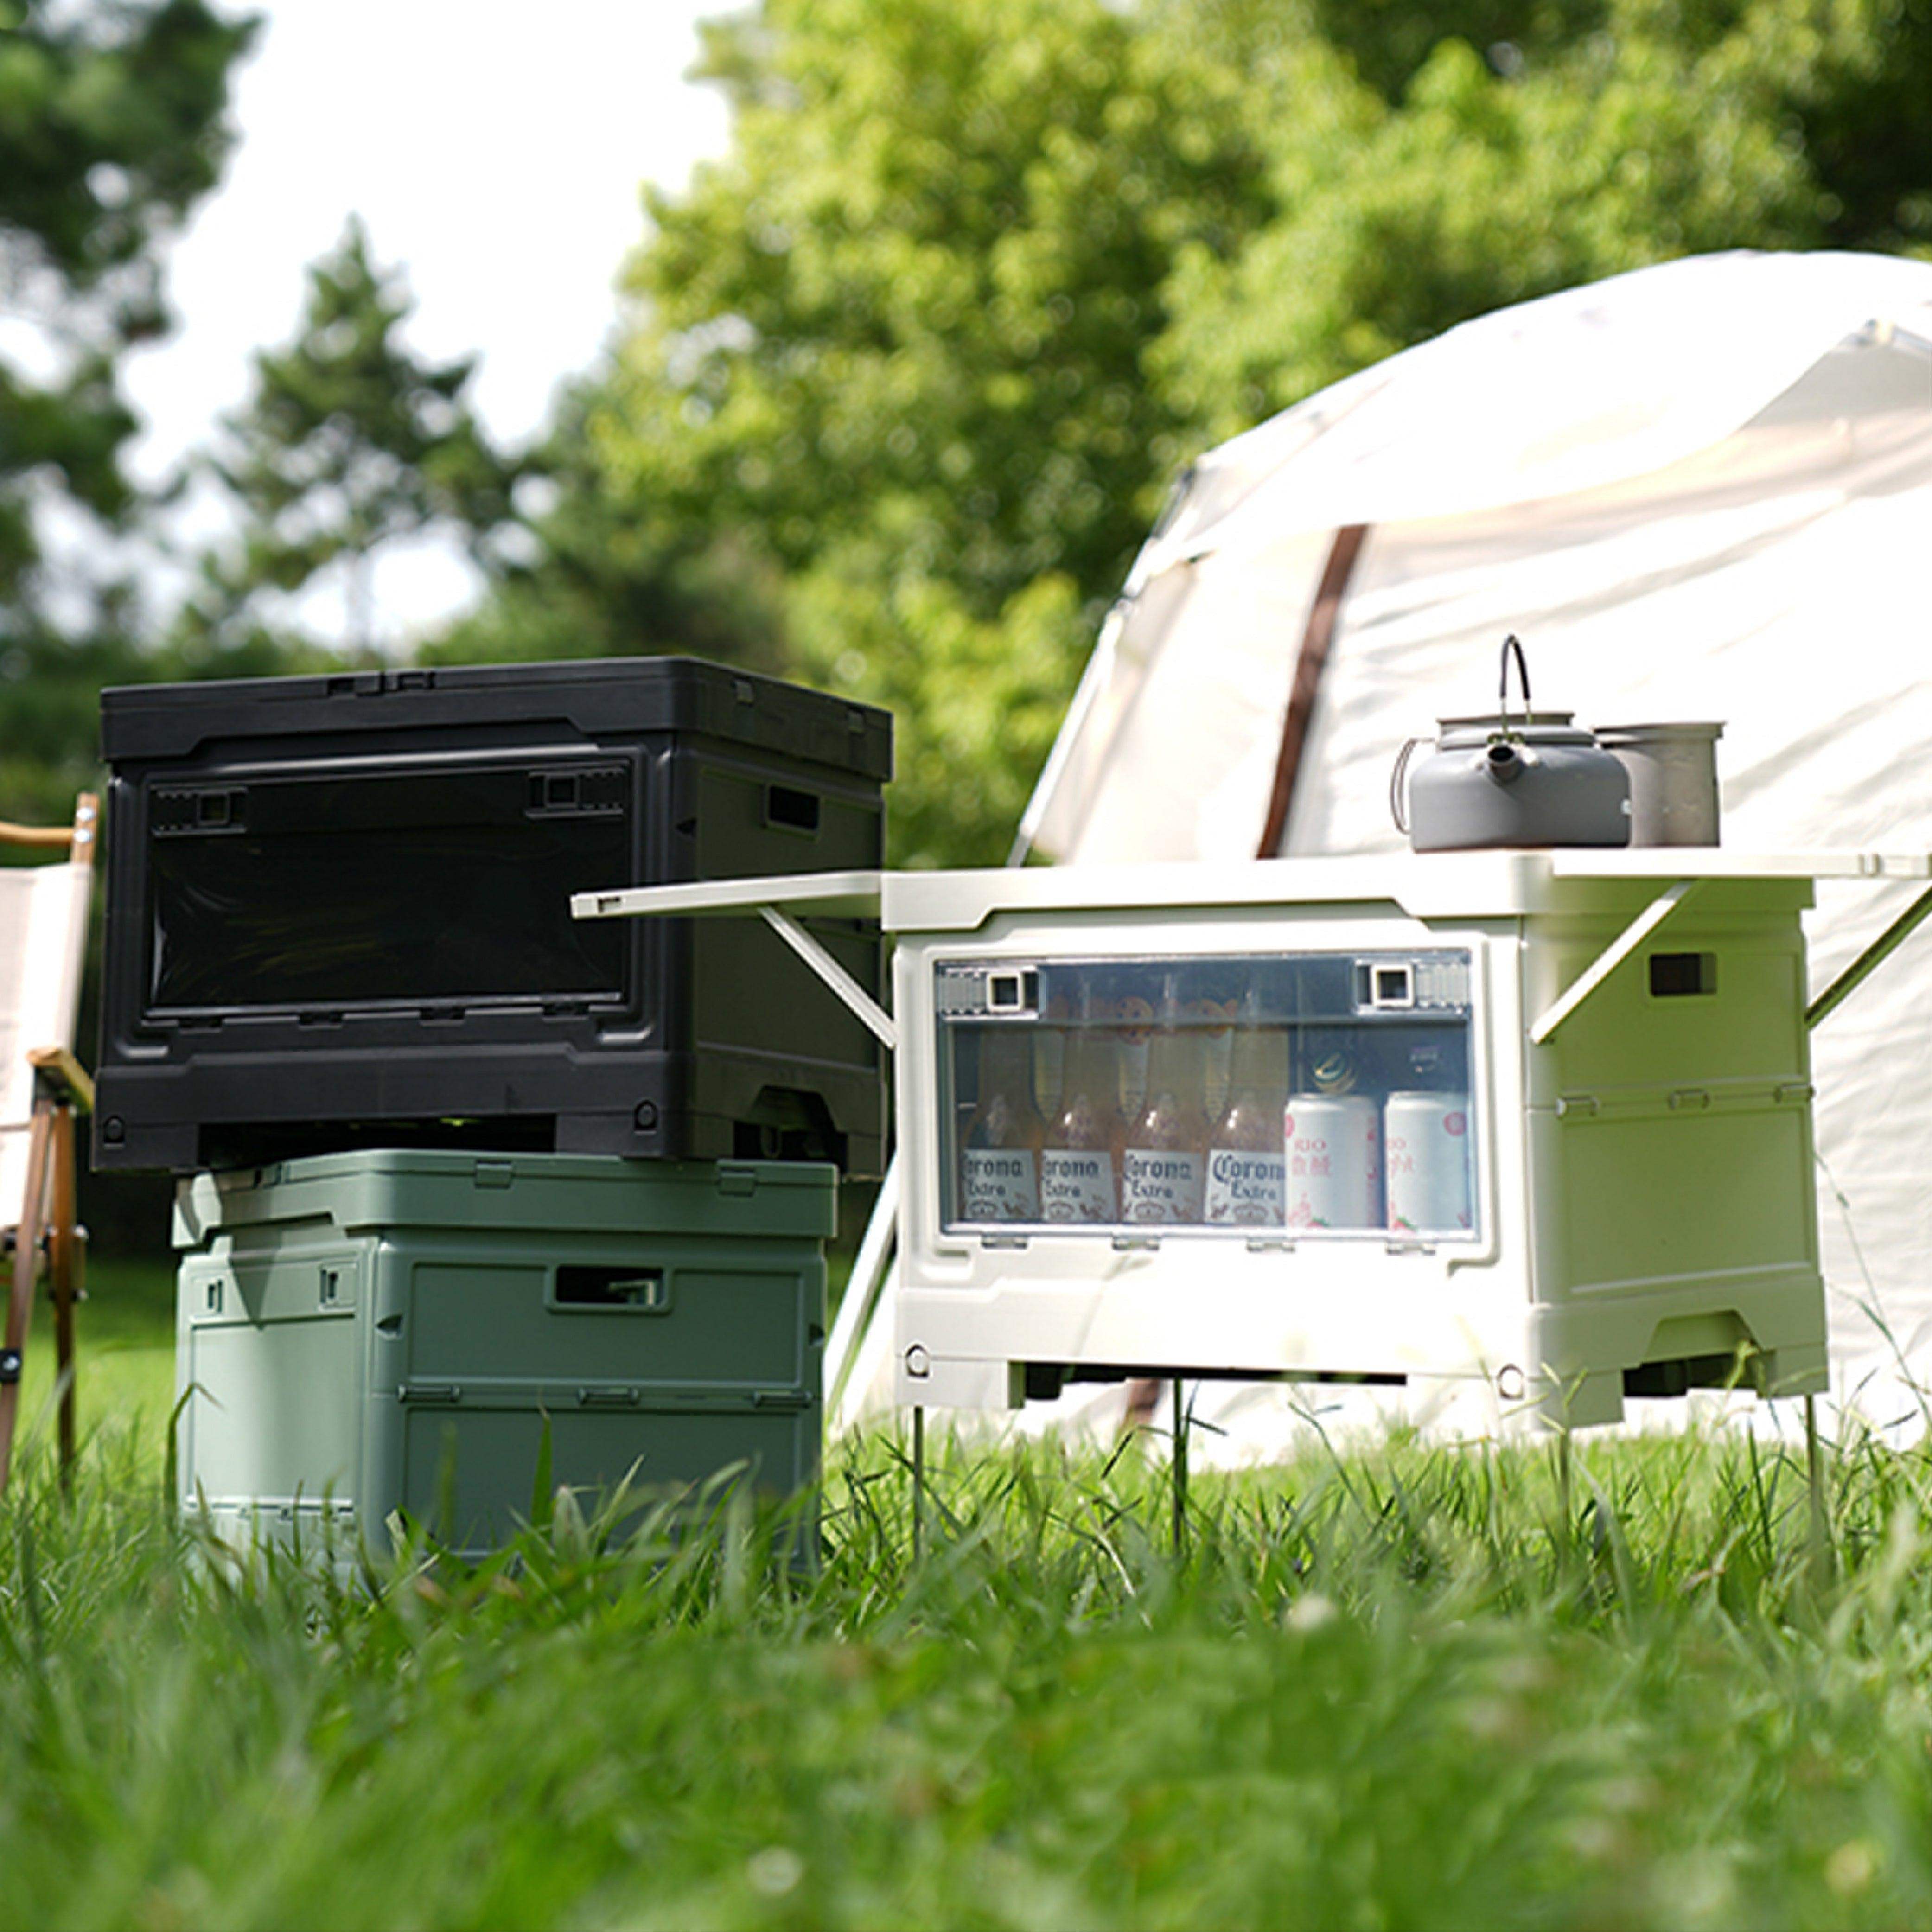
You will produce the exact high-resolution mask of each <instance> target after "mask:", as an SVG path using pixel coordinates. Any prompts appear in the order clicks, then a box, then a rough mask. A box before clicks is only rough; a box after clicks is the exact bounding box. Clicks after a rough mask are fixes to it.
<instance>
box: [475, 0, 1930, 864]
mask: <svg viewBox="0 0 1932 1932" xmlns="http://www.w3.org/2000/svg"><path fill="white" fill-rule="evenodd" d="M1926 16H1927V0H1550V4H1549V5H1547V6H1544V7H1539V8H1538V9H1535V10H1532V11H1531V12H1529V13H1525V12H1524V11H1523V10H1521V9H1520V8H1513V7H1508V6H1505V5H1502V0H1483V4H1476V5H1469V4H1464V5H1460V6H1452V7H1449V8H1448V9H1446V10H1445V9H1438V8H1430V7H1425V6H1423V5H1420V4H1418V0H1311V5H1310V8H1309V9H1308V10H1306V11H1302V10H1292V9H1287V8H1283V7H1280V5H1276V4H1272V0H1142V5H1139V6H1138V7H1121V6H1118V5H1106V4H1103V0H811V3H810V4H808V3H807V0H765V4H763V5H762V6H760V7H757V8H756V9H755V10H754V11H752V12H751V13H748V14H747V15H745V16H742V17H738V18H736V19H733V20H728V21H726V22H724V23H721V24H719V25H718V26H713V27H712V28H708V29H707V30H706V62H705V65H704V68H703V71H704V72H705V73H706V74H708V75H709V77H711V78H712V80H715V81H716V82H717V83H719V84H720V85H721V86H723V87H724V89H726V90H727V92H728V94H729V95H730V98H731V100H732V102H733V107H734V109H735V112H736V140H735V143H734V146H733V151H732V153H731V154H730V156H729V157H727V158H726V159H724V160H721V161H720V162H718V163H715V164H713V165H711V166H706V167H705V168H703V169H700V170H699V172H698V173H697V176H696V177H695V178H694V181H693V182H692V184H691V187H690V188H689V189H688V190H687V191H686V192H685V193H682V194H679V195H676V196H667V195H661V194H658V195H653V196H651V197H650V198H649V217H650V222H651V233H650V234H649V237H648V239H646V242H645V243H644V244H643V246H642V248H640V251H639V252H638V254H637V256H636V257H635V258H634V262H633V264H632V267H631V274H630V278H629V287H630V290H631V295H632V296H633V297H634V300H635V302H636V304H637V312H636V315H635V317H634V320H633V322H632V323H631V326H630V327H629V329H628V332H627V333H626V335H625V338H624V339H623V341H622V344H621V347H620V349H619V353H618V354H617V356H616V360H615V362H614V365H613V368H611V370H610V372H609V373H608V374H607V375H606V376H605V377H604V379H603V380H601V382H600V383H596V384H594V385H592V386H589V387H588V388H586V389H584V390H583V391H582V392H580V395H579V396H578V398H577V401H576V403H575V404H574V410H575V416H574V426H573V434H574V443H573V450H572V455H571V461H570V463H569V464H568V466H567V467H566V468H565V469H562V470H561V471H560V472H559V476H558V489H559V495H558V497H557V500H556V506H555V508H553V511H552V512H551V514H550V520H548V521H547V522H540V523H539V525H538V533H539V535H550V533H551V532H558V533H567V534H568V538H569V539H570V544H574V546H575V548H576V550H577V561H576V562H575V564H574V570H575V580H576V583H577V586H578V587H579V589H580V594H581V595H582V596H583V598H586V599H587V600H589V601H590V602H592V603H595V602H598V601H603V600H610V606H611V607H613V608H615V607H621V604H622V589H621V586H622V581H623V580H624V579H625V577H626V576H627V575H628V573H629V572H630V571H631V570H632V569H633V568H635V569H637V570H638V571H640V573H641V574H640V577H639V579H638V581H639V583H640V585H643V586H645V587H646V588H649V587H651V586H655V588H656V591H657V592H659V593H661V589H662V586H663V584H664V582H665V580H666V579H667V573H668V576H669V577H670V579H671V580H674V581H675V582H676V583H677V584H679V586H681V587H682V591H683V592H685V598H686V601H685V604H684V605H683V607H682V610H681V611H680V612H679V613H678V614H677V616H676V622H678V623H679V624H680V625H682V626H684V627H685V634H690V633H691V625H693V623H694V622H701V619H700V618H699V616H698V612H697V610H696V609H694V607H693V604H692V602H691V600H692V599H695V600H696V601H697V605H698V606H700V607H701V605H702V603H703V600H704V599H705V598H707V597H709V596H712V595H715V594H716V593H717V592H718V589H719V588H720V586H728V587H729V588H730V590H731V592H732V594H733V595H734V596H735V597H736V598H737V599H738V603H737V609H738V610H739V611H740V612H742V611H743V610H745V608H746V607H747V604H746V598H747V595H748V590H747V586H750V585H751V584H754V583H755V584H756V585H757V586H758V588H757V597H756V599H755V600H754V601H755V602H756V604H757V606H758V607H760V609H762V610H766V611H769V613H770V619H771V625H770V628H771V635H772V637H773V638H775V640H776V643H777V646H778V649H779V650H780V651H781V653H782V661H783V662H784V663H785V664H787V665H788V666H789V667H790V668H791V669H792V670H794V671H796V673H799V674H801V675H803V676H807V677H808V678H811V679H813V680H814V681H816V682H820V683H823V684H826V685H830V686H831V687H832V688H836V689H839V690H843V691H850V692H852V693H853V694H856V695H861V696H864V697H871V698H873V699H876V700H882V701H884V702H887V703H891V704H892V706H893V707H894V709H895V711H896V712H898V718H899V724H900V745H901V778H900V781H899V782H898V785H897V786H896V787H895V790H894V793H893V799H894V834H895V846H896V852H895V856H897V857H898V859H900V860H901V861H902V862H913V863H922V862H987V861H991V860H995V859H998V857H1000V856H1002V855H1003V853H1004V850H1005V848H1006V845H1007V841H1008V839H1009V838H1010V835H1011V832H1012V828H1013V823H1014V821H1015V820H1016V817H1017V815H1018V812H1019V808H1020V805H1021V804H1022V802H1023V801H1024V799H1025V796H1026V793H1027V791H1028V788H1029V787H1030V786H1031V782H1032V780H1033V778H1034V774H1035V773H1036V772H1037V769H1038V766H1039V764H1040V761H1041V760H1042V759H1043V757H1044V755H1045V753H1046V750H1047V748H1048V746H1049V745H1050V743H1051V742H1052V736H1053V734H1054V731H1055V727H1056V726H1057V724H1058V719H1059V717H1060V715H1061V711H1062V709H1063V708H1064V704H1065V702H1066V700H1067V697H1068V695H1069V694H1070V691H1071V689H1072V686H1073V682H1074V680H1075V679H1076V676H1077V674H1078V672H1079V667H1080V664H1081V662H1082V659H1083V658H1084V656H1085V652H1086V650H1087V648H1088V644H1089V643H1090V642H1091V637H1092V635H1093V632H1094V628H1095V625H1096V624H1097V620H1098V617H1099V616H1100V613H1101V611H1102V610H1104V608H1105V606H1106V602H1107V601H1108V600H1109V598H1110V597H1111V596H1112V595H1113V594H1114V593H1115V591H1116V590H1117V589H1118V586H1119V584H1120V583H1121V579H1122V577H1123V576H1124V573H1125V571H1126V569H1127V565H1128V564H1129V562H1130V560H1131V558H1132V556H1133V551H1134V550H1135V548H1136V547H1137V545H1138V544H1139V541H1140V540H1141V538H1142V535H1143V534H1144V533H1145V530H1146V529H1147V527H1148V523H1149V522H1150V520H1151V518H1152V517H1153V515H1154V513H1155V511H1156V509H1157V506H1158V504H1159V502H1160V498H1161V497H1162V496H1163V493H1164V492H1165V490H1166V487H1167V486H1168V484H1169V479H1170V478H1172V476H1173V475H1174V474H1175V472H1176V471H1177V470H1178V469H1179V468H1180V467H1181V466H1182V464H1183V463H1184V461H1185V460H1187V458H1188V457H1190V455H1192V454H1193V453H1194V452H1196V451H1197V450H1199V449H1201V448H1202V447H1203V446H1205V445H1207V444H1208V443H1212V442H1214V441H1216V440H1220V438H1221V437H1224V436H1226V435H1229V434H1232V433H1234V432H1235V431H1238V430H1239V429H1241V428H1244V427H1246V426H1247V425H1250V424H1251V423H1253V422H1256V421H1258V420H1259V419H1261V418H1262V417H1263V416H1267V415H1268V414H1270V413H1272V412H1273V411H1274V410H1277V409H1279V408H1281V407H1285V406H1286V405H1287V404H1290V403H1292V402H1294V401H1297V400H1298V399H1299V398H1301V397H1303V396H1305V395H1308V394H1310V393H1311V392H1313V390H1315V389H1318V388H1319V387H1320V386H1322V385H1323V384H1325V383H1329V382H1331V381H1334V380H1337V379H1338V378H1339V377H1342V376H1344V375H1346V374H1349V373H1350V372H1351V371H1353V370H1355V369H1357V368H1361V367H1363V366H1364V365H1367V364H1368V363H1370V362H1374V361H1376V360H1377V359H1380V358H1381V357H1382V356H1386V355H1388V354H1389V353H1392V352H1393V351H1394V350H1398V349H1400V348H1402V347H1406V346H1407V345H1408V344H1412V343H1414V342H1416V341H1421V340H1423V339H1424V338H1427V337H1429V336H1430V335H1435V334H1436V333H1438V332H1440V331H1441V330H1442V329H1445V328H1448V327H1449V326H1451V325H1452V324H1454V323H1456V322H1458V321H1460V320H1464V319H1466V317H1470V316H1472V315H1475V314H1481V313H1483V312H1484V311H1488V310H1490V309H1493V308H1496V307H1499V306H1501V305H1504V304H1506V303H1508V302H1515V301H1520V300H1524V299H1529V298H1530V297H1532V296H1536V295H1539V294H1542V293H1549V292H1551V291H1553V290H1557V289H1559V288H1563V287H1570V286H1572V285H1574V284H1577V283H1580V282H1583V281H1589V280H1592V279H1594V278H1597V277H1599V276H1602V275H1608V274H1612V273H1614V272H1618V271H1619V270H1622V269H1629V268H1632V267H1635V266H1639V265H1640V264H1642V263H1646V262H1650V261H1655V260H1661V259H1664V258H1666V257H1670V256H1673V255H1680V254H1690V253H1694V252H1699V251H1705V250H1709V249H1715V248H1727V247H1760V248H1807V247H1815V246H1824V245H1838V246H1850V247H1861V248H1894V249H1896V248H1918V249H1922V248H1924V247H1925V246H1926V245H1927V237H1928V235H1932V218H1929V217H1932V208H1928V199H1927V195H1926V193H1925V192H1924V190H1925V171H1924V154H1925V151H1926V147H1927V126H1926V121H1927V113H1926V101H1925V88H1924V75H1925V73H1926V72H1927V63H1928V59H1932V55H1928V54H1927V34H1926ZM1854 130H1855V134H1854ZM626 531H629V532H633V533H634V534H633V535H632V536H631V538H630V539H629V540H628V541H629V550H628V553H627V552H626V549H625V541H626V540H625V537H624V535H623V533H624V532H626ZM586 538H589V541H591V542H592V544H595V546H596V547H597V549H598V565H596V566H595V567H591V566H589V564H588V562H587V559H586V557H585V556H584V554H583V546H584V540H585V539H586ZM551 541H552V543H553V546H555V547H553V548H552V550H550V553H548V555H547V556H546V557H545V558H544V559H541V560H540V561H539V562H538V563H537V564H536V565H535V567H534V568H533V569H532V571H530V572H529V574H528V576H527V577H526V580H525V581H524V583H523V586H522V587H521V589H522V594H523V595H524V597H525V598H526V600H529V599H532V598H534V602H535V605H536V607H547V608H551V609H554V608H555V607H556V604H557V599H556V595H555V594H554V589H553V590H552V591H550V592H545V593H544V594H541V595H538V594H536V593H537V592H538V589H539V588H540V587H541V586H544V585H545V584H549V585H550V586H556V585H557V584H558V583H559V581H560V577H559V572H560V571H564V570H565V568H566V566H565V565H564V563H563V561H562V559H564V558H565V556H566V555H567V554H568V550H569V547H570V544H565V545H556V539H555V538H554V537H551ZM600 570H601V577H600V576H599V574H598V572H599V571H600ZM526 607H528V604H527V603H526ZM718 607H719V608H721V606H718ZM671 608H672V607H671V606H670V605H669V604H665V603H664V601H662V598H661V595H660V598H659V602H658V605H657V609H658V610H659V611H661V612H662V613H664V616H666V618H667V620H669V619H670V613H671ZM490 621H491V620H489V619H485V620H484V622H485V623H486V625H487V623H488V622H490ZM724 628H725V631H726V633H727V642H728V641H730V638H729V626H728V625H727V626H726V627H724ZM594 629H595V620H594V619H590V618H589V615H588V613H587V612H586V613H585V616H584V617H583V618H582V619H579V620H577V621H576V622H575V623H574V628H573V631H572V634H573V635H574V636H577V637H587V636H589V635H590V634H592V632H593V631H594ZM524 635H525V636H526V637H533V636H534V635H535V633H534V632H532V631H529V630H527V629H526V631H525V632H524ZM741 647H742V646H741Z"/></svg>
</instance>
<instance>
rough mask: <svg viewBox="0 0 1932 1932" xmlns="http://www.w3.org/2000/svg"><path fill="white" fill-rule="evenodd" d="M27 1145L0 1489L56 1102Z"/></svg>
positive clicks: (5, 1376)
mask: <svg viewBox="0 0 1932 1932" xmlns="http://www.w3.org/2000/svg"><path fill="white" fill-rule="evenodd" d="M28 1136H29V1137H28V1142H27V1185H26V1190H25V1191H24V1193H23V1195H22V1196H21V1202H20V1226H18V1227H17V1228H16V1229H14V1230H13V1288H12V1291H11V1292H10V1294H9V1295H8V1296H7V1332H6V1337H5V1342H4V1343H0V1490H5V1488H6V1487H7V1476H8V1475H9V1473H10V1471H11V1469H12V1468H13V1430H14V1426H15V1424H17V1421H19V1419H20V1371H21V1367H22V1365H23V1362H24V1361H25V1360H26V1353H27V1333H28V1329H29V1328H31V1326H32V1324H33V1319H34V1277H36V1276H37V1274H39V1272H40V1226H41V1223H42V1220H43V1216H44V1213H45V1208H46V1198H47V1165H48V1157H49V1153H50V1152H51V1150H52V1145H53V1138H54V1133H53V1103H52V1102H51V1101H50V1100H37V1101H36V1102H35V1103H34V1124H33V1125H32V1127H31V1128H30V1129H29V1130H28Z"/></svg>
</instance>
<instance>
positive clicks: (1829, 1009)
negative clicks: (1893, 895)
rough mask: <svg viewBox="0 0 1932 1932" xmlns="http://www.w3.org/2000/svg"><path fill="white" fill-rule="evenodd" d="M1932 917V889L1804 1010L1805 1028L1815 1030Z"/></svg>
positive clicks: (1909, 907)
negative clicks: (1927, 917) (1930, 914)
mask: <svg viewBox="0 0 1932 1932" xmlns="http://www.w3.org/2000/svg"><path fill="white" fill-rule="evenodd" d="M1927 913H1932V886H1928V887H1927V889H1925V890H1924V892H1921V893H1920V894H1919V895H1918V897H1917V898H1915V899H1914V900H1913V901H1912V903H1911V904H1909V906H1907V907H1906V909H1905V910H1903V912H1902V913H1900V914H1899V916H1897V918H1896V919H1894V920H1893V921H1892V922H1891V924H1890V925H1889V926H1887V927H1886V928H1885V930H1884V931H1883V932H1882V933H1880V934H1879V936H1878V937H1877V938H1876V939H1874V940H1873V941H1872V943H1871V944H1870V945H1869V946H1867V947H1866V948H1865V950H1864V951H1863V952H1862V953H1860V954H1859V955H1858V957H1857V958H1856V959H1854V960H1853V961H1852V963H1851V964H1850V965H1849V966H1847V967H1846V968H1845V970H1844V971H1843V972H1842V973H1841V974H1839V975H1838V977H1837V978H1836V979H1835V980H1833V981H1832V983H1831V984H1830V985H1829V986H1827V987H1826V989H1825V990H1824V991H1823V992H1822V993H1820V995H1818V997H1817V998H1816V999H1815V1000H1814V1001H1812V1002H1811V1004H1810V1005H1809V1006H1808V1007H1806V1008H1805V1025H1807V1026H1808V1027H1815V1026H1816V1025H1817V1024H1818V1022H1820V1020H1822V1019H1824V1018H1825V1017H1826V1015H1827V1014H1828V1013H1834V1012H1835V1011H1836V1010H1838V1007H1840V1006H1841V1005H1842V1004H1843V1003H1844V1001H1846V999H1847V998H1849V997H1850V995H1852V993H1853V992H1855V991H1856V990H1857V989H1858V987H1859V986H1862V985H1863V984H1864V982H1865V980H1867V978H1868V977H1870V974H1871V973H1872V972H1873V970H1874V969H1875V968H1877V967H1879V965H1882V964H1883V963H1884V962H1885V960H1887V959H1889V958H1890V957H1891V955H1892V954H1893V953H1896V952H1897V950H1898V949H1899V947H1900V946H1901V945H1902V944H1903V943H1904V941H1905V939H1906V937H1907V935H1909V934H1910V933H1911V932H1912V931H1913V930H1914V929H1915V928H1916V927H1918V926H1919V925H1920V924H1921V923H1922V922H1923V921H1924V918H1925V916H1926V915H1927Z"/></svg>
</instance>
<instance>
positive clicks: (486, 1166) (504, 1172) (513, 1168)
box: [475, 1160, 517, 1187]
mask: <svg viewBox="0 0 1932 1932" xmlns="http://www.w3.org/2000/svg"><path fill="white" fill-rule="evenodd" d="M516 1178H517V1164H516V1163H515V1162H514V1161H511V1160H479V1161H478V1163H476V1176H475V1179H476V1185H477V1186H478V1187H508V1186H509V1184H511V1181H514V1180H515V1179H516Z"/></svg>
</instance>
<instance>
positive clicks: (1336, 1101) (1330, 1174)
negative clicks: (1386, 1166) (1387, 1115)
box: [1282, 1094, 1382, 1228]
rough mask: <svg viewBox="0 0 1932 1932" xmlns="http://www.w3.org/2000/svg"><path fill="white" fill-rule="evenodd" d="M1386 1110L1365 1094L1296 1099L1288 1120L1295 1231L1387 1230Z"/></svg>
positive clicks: (1285, 1133) (1285, 1137) (1289, 1204)
mask: <svg viewBox="0 0 1932 1932" xmlns="http://www.w3.org/2000/svg"><path fill="white" fill-rule="evenodd" d="M1282 1142H1283V1154H1284V1157H1285V1162H1286V1166H1287V1169H1288V1175H1287V1183H1288V1187H1287V1199H1286V1210H1287V1215H1288V1225H1289V1226H1290V1227H1291V1228H1379V1227H1380V1226H1382V1109H1380V1108H1379V1107H1378V1106H1376V1103H1374V1102H1373V1100H1370V1099H1369V1098H1368V1097H1367V1096H1366V1095H1365V1094H1291V1095H1290V1096H1289V1103H1288V1108H1287V1111H1286V1112H1285V1113H1284V1114H1283V1116H1282Z"/></svg>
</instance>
